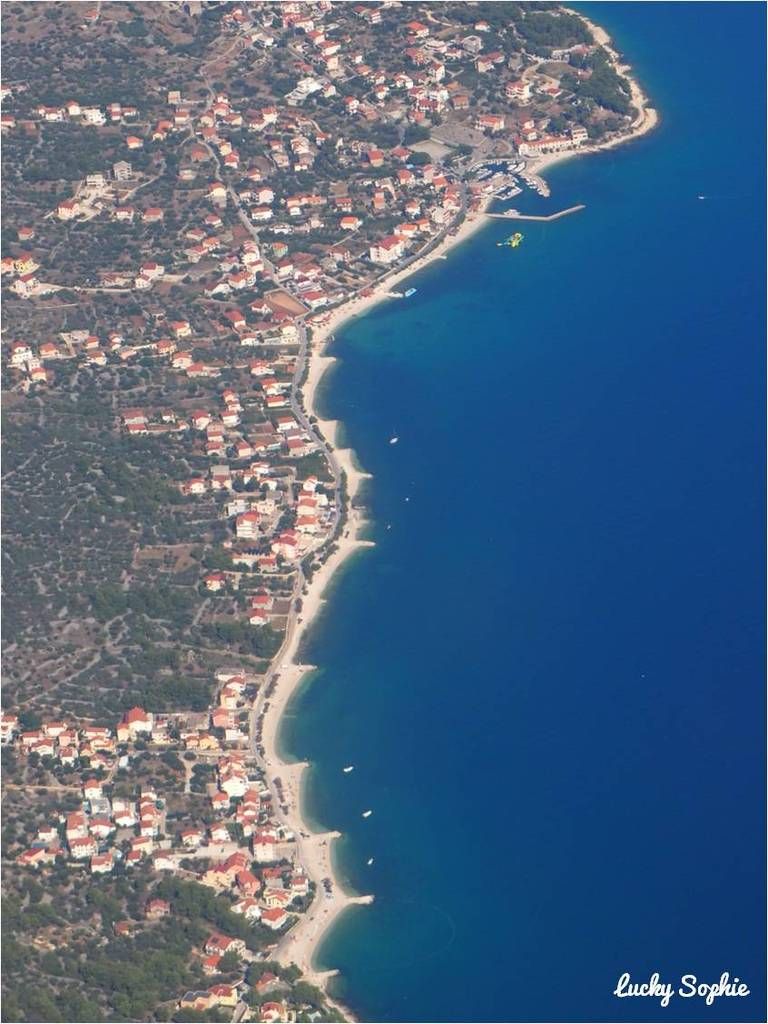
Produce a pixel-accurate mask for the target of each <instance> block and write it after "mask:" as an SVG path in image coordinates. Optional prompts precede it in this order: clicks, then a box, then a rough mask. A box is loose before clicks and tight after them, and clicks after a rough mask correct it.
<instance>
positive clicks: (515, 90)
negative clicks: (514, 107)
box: [504, 79, 531, 107]
mask: <svg viewBox="0 0 768 1024" xmlns="http://www.w3.org/2000/svg"><path fill="white" fill-rule="evenodd" d="M504 92H505V95H506V97H507V99H508V100H512V101H513V102H515V103H517V104H519V105H520V106H521V107H523V106H527V105H528V104H529V103H530V102H531V83H530V82H525V81H523V80H522V79H518V80H517V81H512V82H507V84H506V85H505V86H504Z"/></svg>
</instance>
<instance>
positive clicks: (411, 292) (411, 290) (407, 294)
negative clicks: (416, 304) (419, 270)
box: [403, 288, 416, 299]
mask: <svg viewBox="0 0 768 1024" xmlns="http://www.w3.org/2000/svg"><path fill="white" fill-rule="evenodd" d="M415 294H416V289H415V288H409V289H408V291H407V292H404V293H403V298H404V299H410V297H411V296H412V295H415Z"/></svg>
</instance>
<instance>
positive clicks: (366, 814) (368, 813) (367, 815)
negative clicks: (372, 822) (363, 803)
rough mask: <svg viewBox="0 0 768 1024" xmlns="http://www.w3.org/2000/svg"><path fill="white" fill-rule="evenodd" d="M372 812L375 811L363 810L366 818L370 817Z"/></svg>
mask: <svg viewBox="0 0 768 1024" xmlns="http://www.w3.org/2000/svg"><path fill="white" fill-rule="evenodd" d="M372 814H373V811H363V817H364V818H370V816H371V815H372Z"/></svg>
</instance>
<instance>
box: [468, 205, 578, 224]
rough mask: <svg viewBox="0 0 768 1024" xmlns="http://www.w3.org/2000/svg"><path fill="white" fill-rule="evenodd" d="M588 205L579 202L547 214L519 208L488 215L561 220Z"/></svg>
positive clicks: (507, 218)
mask: <svg viewBox="0 0 768 1024" xmlns="http://www.w3.org/2000/svg"><path fill="white" fill-rule="evenodd" d="M585 209H586V205H585V204H584V203H579V205H578V206H569V207H568V209H567V210H559V211H558V212H557V213H549V214H547V215H546V216H544V215H543V214H535V213H520V212H519V211H518V210H505V211H504V212H503V213H486V215H485V216H486V217H496V218H498V219H499V220H541V221H547V220H560V218H561V217H567V216H568V215H569V214H571V213H578V212H579V210H585Z"/></svg>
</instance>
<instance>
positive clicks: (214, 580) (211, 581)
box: [203, 572, 227, 594]
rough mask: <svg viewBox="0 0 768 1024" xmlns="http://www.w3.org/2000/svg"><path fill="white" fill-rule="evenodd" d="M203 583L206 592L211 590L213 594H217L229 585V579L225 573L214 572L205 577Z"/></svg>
mask: <svg viewBox="0 0 768 1024" xmlns="http://www.w3.org/2000/svg"><path fill="white" fill-rule="evenodd" d="M203 582H204V584H205V589H206V590H210V592H211V593H212V594H217V593H218V592H219V591H220V590H223V589H224V587H225V586H226V585H227V577H226V576H225V575H224V573H223V572H212V573H209V574H208V575H207V576H206V577H205V579H204V580H203Z"/></svg>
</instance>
